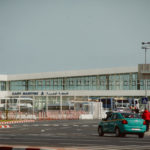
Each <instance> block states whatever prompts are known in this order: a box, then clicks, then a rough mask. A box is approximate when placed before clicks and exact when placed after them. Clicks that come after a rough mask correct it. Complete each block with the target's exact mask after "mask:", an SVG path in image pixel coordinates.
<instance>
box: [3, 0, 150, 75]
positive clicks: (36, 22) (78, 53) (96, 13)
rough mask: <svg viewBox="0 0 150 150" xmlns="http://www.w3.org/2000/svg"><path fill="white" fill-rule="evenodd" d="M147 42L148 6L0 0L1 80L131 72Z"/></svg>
mask: <svg viewBox="0 0 150 150" xmlns="http://www.w3.org/2000/svg"><path fill="white" fill-rule="evenodd" d="M148 41H150V0H0V74H26V73H40V72H58V71H71V70H84V69H104V68H115V67H133V66H135V67H136V66H137V65H138V64H141V63H144V58H145V57H144V50H143V49H141V46H142V45H141V42H148ZM147 63H150V50H149V51H148V52H147Z"/></svg>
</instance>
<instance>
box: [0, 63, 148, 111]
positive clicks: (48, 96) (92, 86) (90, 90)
mask: <svg viewBox="0 0 150 150" xmlns="http://www.w3.org/2000/svg"><path fill="white" fill-rule="evenodd" d="M141 72H142V71H141ZM141 72H140V71H139V67H138V66H137V67H122V68H110V69H108V68H107V69H95V70H77V71H64V72H47V73H33V74H18V75H0V98H1V99H3V98H23V97H26V98H32V99H34V107H35V109H38V110H43V109H52V110H54V109H55V110H57V109H60V107H61V109H68V108H69V109H73V108H72V107H74V105H72V103H74V102H84V101H85V102H86V101H89V100H94V99H95V100H98V99H101V98H102V97H107V98H111V97H113V98H126V99H132V98H137V99H139V98H142V97H145V96H147V97H150V79H147V80H144V79H143V78H141V77H140V76H141V74H140V73H141ZM146 75H147V76H150V74H149V72H147V74H146ZM145 81H146V82H145Z"/></svg>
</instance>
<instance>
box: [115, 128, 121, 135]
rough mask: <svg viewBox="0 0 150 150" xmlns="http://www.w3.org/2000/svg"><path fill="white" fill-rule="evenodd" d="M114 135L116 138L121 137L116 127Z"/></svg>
mask: <svg viewBox="0 0 150 150" xmlns="http://www.w3.org/2000/svg"><path fill="white" fill-rule="evenodd" d="M115 135H116V137H119V136H120V135H121V134H120V130H119V128H118V127H116V129H115Z"/></svg>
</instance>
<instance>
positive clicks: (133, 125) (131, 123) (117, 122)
mask: <svg viewBox="0 0 150 150" xmlns="http://www.w3.org/2000/svg"><path fill="white" fill-rule="evenodd" d="M145 131H146V122H145V121H144V120H143V119H142V118H141V116H139V115H138V114H134V113H124V112H114V113H111V114H110V115H109V116H108V117H107V118H105V119H102V121H100V122H99V124H98V134H99V136H103V135H104V133H115V135H116V136H117V137H119V136H120V137H124V136H125V135H126V134H137V135H138V136H139V138H143V137H144V133H145Z"/></svg>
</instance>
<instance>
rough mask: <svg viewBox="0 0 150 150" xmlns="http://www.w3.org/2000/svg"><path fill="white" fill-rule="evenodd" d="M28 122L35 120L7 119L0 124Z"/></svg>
mask: <svg viewBox="0 0 150 150" xmlns="http://www.w3.org/2000/svg"><path fill="white" fill-rule="evenodd" d="M28 122H35V120H20V121H7V122H0V124H15V123H28Z"/></svg>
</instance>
